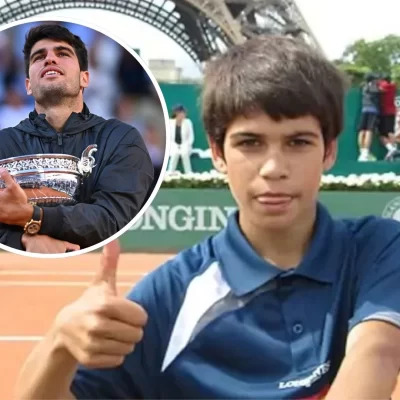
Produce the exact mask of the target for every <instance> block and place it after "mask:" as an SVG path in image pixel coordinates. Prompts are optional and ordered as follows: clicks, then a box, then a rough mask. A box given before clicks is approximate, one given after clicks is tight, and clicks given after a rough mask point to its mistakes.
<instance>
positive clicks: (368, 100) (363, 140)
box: [358, 74, 380, 161]
mask: <svg viewBox="0 0 400 400" xmlns="http://www.w3.org/2000/svg"><path fill="white" fill-rule="evenodd" d="M379 112H380V90H379V86H378V79H377V76H375V75H374V74H368V75H367V76H366V81H365V83H364V85H363V87H362V109H361V121H360V125H359V134H358V146H359V150H360V155H359V157H358V161H370V160H373V159H374V156H373V155H372V154H370V148H371V144H372V138H373V133H374V130H375V129H376V128H377V123H378V118H379Z"/></svg>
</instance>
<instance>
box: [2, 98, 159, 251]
mask: <svg viewBox="0 0 400 400" xmlns="http://www.w3.org/2000/svg"><path fill="white" fill-rule="evenodd" d="M91 144H97V152H95V153H94V157H95V159H96V166H95V167H94V168H93V171H92V173H91V174H90V175H89V177H87V178H85V179H84V181H83V185H82V187H81V189H80V195H79V198H78V204H77V205H74V206H57V207H44V208H43V210H44V214H43V224H42V228H41V230H40V234H44V235H49V236H51V237H53V238H55V239H60V240H66V241H69V242H72V243H74V244H78V245H80V246H81V249H82V248H87V247H89V246H92V245H95V244H97V243H99V242H101V241H103V240H105V239H108V238H109V237H110V236H112V235H113V234H115V233H117V232H118V231H119V230H121V229H122V228H123V227H124V226H126V225H127V224H128V222H130V221H131V220H132V219H133V218H134V217H135V215H136V214H137V213H138V212H139V210H140V209H141V207H142V205H143V202H144V200H145V198H146V194H147V192H148V190H149V188H150V186H151V183H152V181H153V173H154V169H153V164H152V162H151V159H150V156H149V153H148V151H147V148H146V145H145V143H144V141H143V139H142V136H141V135H140V133H139V132H138V131H137V130H136V129H135V128H133V127H132V126H130V125H128V124H125V123H123V122H121V121H118V120H116V119H111V120H105V119H104V118H102V117H99V116H97V115H94V114H91V113H90V111H89V109H88V107H87V106H86V105H84V108H83V110H82V112H81V113H72V114H71V116H70V117H69V119H68V120H67V122H66V124H65V126H64V129H63V131H62V132H61V133H57V132H56V131H55V130H54V128H53V127H52V126H50V124H49V123H48V122H47V121H46V119H45V115H44V114H40V115H38V113H37V112H36V111H33V112H31V113H30V114H29V118H26V119H25V120H23V121H21V122H20V123H19V124H18V125H17V126H15V127H13V128H7V129H4V130H2V131H0V159H4V158H9V157H16V156H21V155H28V154H43V153H59V154H69V155H73V156H76V157H79V158H80V157H81V155H82V152H83V150H84V149H85V148H86V147H87V146H89V145H91ZM22 234H23V228H21V227H15V226H8V225H5V224H0V243H2V244H4V245H6V246H10V247H13V248H15V249H19V250H24V248H23V246H22V244H21V237H22Z"/></svg>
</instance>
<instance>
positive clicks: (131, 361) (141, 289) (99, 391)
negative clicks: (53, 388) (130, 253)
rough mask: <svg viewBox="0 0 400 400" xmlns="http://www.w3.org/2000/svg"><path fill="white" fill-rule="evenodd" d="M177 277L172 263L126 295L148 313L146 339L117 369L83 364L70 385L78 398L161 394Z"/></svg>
mask: <svg viewBox="0 0 400 400" xmlns="http://www.w3.org/2000/svg"><path fill="white" fill-rule="evenodd" d="M176 290H177V287H176V280H175V279H173V277H172V276H171V272H170V265H169V263H166V264H164V265H163V266H162V267H160V268H159V269H157V270H156V271H154V272H153V273H151V274H150V275H147V276H146V277H145V278H144V279H143V280H142V281H141V282H140V283H139V284H137V285H136V286H135V287H134V288H133V289H132V290H131V291H130V292H129V293H128V295H127V298H128V299H130V300H132V301H134V302H136V303H138V304H140V305H141V306H142V307H143V308H144V309H145V310H146V312H147V314H148V323H147V325H146V327H145V328H144V335H143V339H142V341H141V342H140V343H138V344H137V345H136V347H135V349H134V351H133V352H132V353H131V354H129V355H128V356H127V357H126V358H125V361H124V363H123V364H122V365H121V366H119V367H118V368H110V369H88V368H85V367H83V366H80V367H79V368H78V370H77V373H76V375H75V377H74V380H73V382H72V385H71V392H72V394H73V395H74V396H75V397H76V398H77V399H156V398H162V396H161V394H160V391H161V389H160V376H161V366H162V361H163V357H164V353H165V351H166V347H167V345H168V341H169V332H170V331H171V330H172V321H173V315H175V310H174V309H175V306H174V304H176V301H177V300H178V299H179V296H176Z"/></svg>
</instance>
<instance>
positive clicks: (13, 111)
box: [0, 85, 32, 140]
mask: <svg viewBox="0 0 400 400" xmlns="http://www.w3.org/2000/svg"><path fill="white" fill-rule="evenodd" d="M30 111H32V107H31V106H30V105H27V104H26V103H25V102H24V96H23V95H22V94H21V93H20V92H19V91H18V90H17V88H16V87H14V86H12V85H9V86H8V87H7V88H6V90H5V96H4V101H3V104H2V106H1V107H0V129H4V128H8V127H10V126H15V125H17V124H19V123H20V122H21V121H22V120H23V119H25V118H26V116H27V115H28V114H29V112H30ZM0 140H1V139H0Z"/></svg>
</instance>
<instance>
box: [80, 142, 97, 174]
mask: <svg viewBox="0 0 400 400" xmlns="http://www.w3.org/2000/svg"><path fill="white" fill-rule="evenodd" d="M96 151H97V144H91V145H89V146H88V147H86V149H85V150H84V151H83V152H82V156H81V159H80V160H79V162H78V170H79V172H80V173H81V174H82V175H83V176H88V175H90V174H91V173H92V169H93V168H94V167H95V166H96V160H95V158H94V157H93V153H95V152H96Z"/></svg>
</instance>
